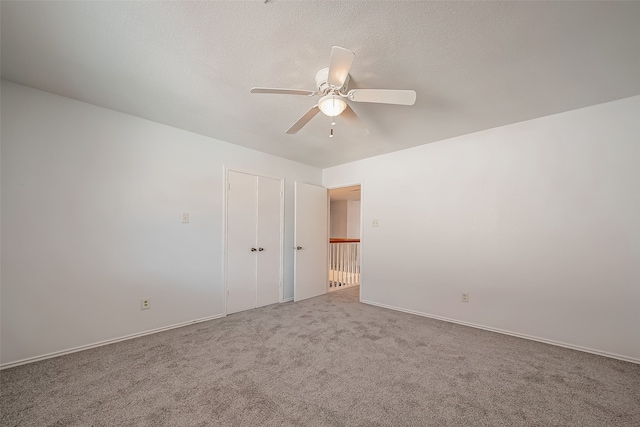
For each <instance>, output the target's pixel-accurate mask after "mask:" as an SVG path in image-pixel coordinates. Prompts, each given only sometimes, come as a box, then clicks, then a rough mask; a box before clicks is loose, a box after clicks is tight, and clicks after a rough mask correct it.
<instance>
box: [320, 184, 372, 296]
mask: <svg viewBox="0 0 640 427" xmlns="http://www.w3.org/2000/svg"><path fill="white" fill-rule="evenodd" d="M354 185H359V186H360V295H358V301H360V302H362V287H363V286H364V280H363V279H362V277H363V274H362V273H363V268H362V266H363V264H364V263H363V262H362V261H363V260H364V250H363V247H364V243H363V242H364V179H362V180H360V181H359V182H354V183H352V184H336V185H332V186H330V187H326V188H327V190H335V189H336V188H344V187H353V186H354ZM327 197H328V198H329V197H330V196H329V192H328V191H327ZM327 209H329V212H327V216H328V217H329V221H328V223H327V230H329V235H331V224H330V221H331V211H330V210H331V199H330V198H329V200H328V203H327ZM330 244H331V243H329V242H327V245H330ZM330 250H331V248H327V251H329V252H330ZM329 262H330V261H329V260H327V270H329V267H330V265H329ZM328 289H329V282H328V281H327V290H328Z"/></svg>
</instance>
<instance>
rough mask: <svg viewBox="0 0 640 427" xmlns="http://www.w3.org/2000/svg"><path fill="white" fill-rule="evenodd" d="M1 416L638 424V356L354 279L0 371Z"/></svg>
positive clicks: (237, 422)
mask: <svg viewBox="0 0 640 427" xmlns="http://www.w3.org/2000/svg"><path fill="white" fill-rule="evenodd" d="M0 381H1V386H2V389H1V392H0V396H1V400H0V405H1V406H0V409H1V411H2V412H1V415H0V425H2V426H223V425H224V426H227V425H228V426H281V425H290V426H378V425H385V426H534V425H535V426H547V425H562V426H639V425H640V365H635V364H632V363H627V362H622V361H618V360H613V359H608V358H604V357H600V356H596V355H592V354H587V353H581V352H577V351H573V350H568V349H565V348H560V347H554V346H550V345H546V344H541V343H538V342H533V341H527V340H523V339H519V338H514V337H510V336H506V335H500V334H495V333H492V332H487V331H482V330H478V329H473V328H467V327H464V326H459V325H455V324H451V323H446V322H441V321H437V320H432V319H427V318H423V317H418V316H414V315H410V314H405V313H400V312H394V311H390V310H386V309H383V308H379V307H373V306H369V305H364V304H360V303H358V288H353V289H347V290H343V291H338V292H334V293H332V294H329V295H325V296H321V297H317V298H312V299H310V300H306V301H302V302H298V303H286V304H276V305H272V306H269V307H264V308H260V309H256V310H251V311H247V312H243V313H237V314H233V315H230V316H227V317H226V318H223V319H218V320H213V321H210V322H206V323H200V324H196V325H192V326H187V327H183V328H179V329H174V330H171V331H167V332H162V333H158V334H154V335H149V336H146V337H142V338H137V339H134V340H130V341H125V342H121V343H117V344H112V345H108V346H104V347H100V348H96V349H92V350H87V351H83V352H79V353H74V354H70V355H67V356H62V357H58V358H54V359H49V360H45V361H41V362H37V363H32V364H29V365H23V366H19V367H16V368H12V369H7V370H4V371H1V372H0Z"/></svg>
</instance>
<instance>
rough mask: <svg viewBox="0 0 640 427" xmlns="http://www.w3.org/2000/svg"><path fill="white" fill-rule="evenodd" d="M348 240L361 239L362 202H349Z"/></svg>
mask: <svg viewBox="0 0 640 427" xmlns="http://www.w3.org/2000/svg"><path fill="white" fill-rule="evenodd" d="M347 238H348V239H359V238H360V200H348V201H347Z"/></svg>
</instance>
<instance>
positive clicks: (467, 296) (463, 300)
mask: <svg viewBox="0 0 640 427" xmlns="http://www.w3.org/2000/svg"><path fill="white" fill-rule="evenodd" d="M462 302H469V294H468V293H466V292H463V293H462Z"/></svg>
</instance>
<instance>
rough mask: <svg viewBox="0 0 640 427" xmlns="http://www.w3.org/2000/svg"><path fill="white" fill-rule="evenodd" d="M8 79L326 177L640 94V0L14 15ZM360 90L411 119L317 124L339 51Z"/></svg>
mask: <svg viewBox="0 0 640 427" xmlns="http://www.w3.org/2000/svg"><path fill="white" fill-rule="evenodd" d="M1 8H2V10H1V19H2V21H1V27H0V28H1V42H2V46H1V48H2V50H1V54H2V58H1V59H2V78H4V79H7V80H10V81H13V82H17V83H20V84H24V85H27V86H31V87H34V88H37V89H42V90H45V91H49V92H53V93H56V94H60V95H64V96H67V97H70V98H75V99H78V100H81V101H85V102H89V103H92V104H95V105H99V106H102V107H107V108H111V109H113V110H117V111H121V112H124V113H128V114H132V115H135V116H139V117H143V118H146V119H149V120H153V121H156V122H159V123H165V124H167V125H171V126H175V127H178V128H182V129H186V130H189V131H192V132H196V133H199V134H202V135H207V136H211V137H214V138H217V139H220V140H224V141H228V142H231V143H234V144H239V145H243V146H245V147H250V148H254V149H256V150H260V151H264V152H267V153H271V154H275V155H278V156H282V157H286V158H289V159H293V160H297V161H300V162H303V163H307V164H310V165H315V166H318V167H327V166H331V165H336V164H340V163H345V162H348V161H352V160H357V159H361V158H365V157H369V156H373V155H377V154H382V153H387V152H391V151H395V150H399V149H403V148H407V147H411V146H415V145H420V144H425V143H428V142H432V141H437V140H441V139H445V138H449V137H453V136H457V135H462V134H466V133H470V132H474V131H478V130H482V129H487V128H491V127H495V126H501V125H505V124H509V123H514V122H518V121H522V120H527V119H532V118H535V117H541V116H545V115H549V114H554V113H558V112H562V111H567V110H571V109H575V108H580V107H584V106H588V105H593V104H597V103H601V102H606V101H611V100H615V99H620V98H624V97H628V96H633V95H638V94H640V51H639V47H640V25H638V22H640V2H560V1H556V2H374V1H368V2H360V1H358V2H344V1H343V2H281V1H269V2H267V3H263V2H262V1H258V0H256V1H246V2H240V1H233V2H42V3H41V2H10V1H2V5H1ZM333 45H337V46H342V47H345V48H347V49H350V50H352V51H354V52H355V53H356V58H355V62H354V64H353V67H352V69H351V75H352V85H351V86H352V87H355V88H358V87H360V88H390V89H414V90H416V92H417V102H416V104H415V105H414V106H411V107H407V106H391V105H376V104H362V103H360V104H356V103H352V104H351V105H352V107H353V109H354V110H355V111H356V112H357V113H358V115H359V116H360V117H361V118H362V120H363V121H364V122H365V124H366V126H367V127H368V129H369V131H370V134H369V135H368V136H365V137H362V136H357V135H355V134H354V133H353V132H351V130H350V129H349V128H348V127H347V126H346V123H343V122H342V121H341V120H340V119H338V120H337V126H336V137H334V138H331V139H329V138H328V133H329V122H330V120H329V118H327V117H325V116H323V115H318V116H316V118H314V119H313V120H312V122H311V123H310V124H309V125H307V126H306V127H305V128H303V129H302V130H301V131H300V132H299V133H298V134H296V135H285V133H284V132H285V130H286V129H287V128H289V126H291V124H293V123H294V122H295V121H296V120H297V119H298V118H299V117H300V116H301V115H302V114H303V113H304V112H305V111H306V110H307V109H308V108H310V107H311V106H312V105H313V104H314V102H316V101H317V99H316V98H306V97H304V96H290V95H257V94H250V93H249V90H250V88H251V87H253V86H269V87H285V88H300V89H310V90H314V89H315V87H314V75H315V73H316V71H318V70H319V69H321V68H323V67H326V66H328V63H329V55H330V50H331V46H333Z"/></svg>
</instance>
